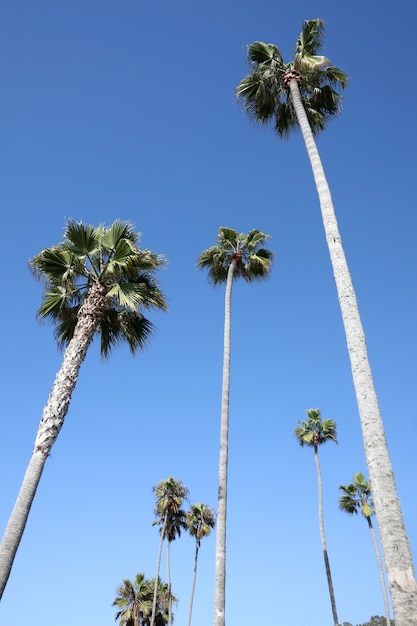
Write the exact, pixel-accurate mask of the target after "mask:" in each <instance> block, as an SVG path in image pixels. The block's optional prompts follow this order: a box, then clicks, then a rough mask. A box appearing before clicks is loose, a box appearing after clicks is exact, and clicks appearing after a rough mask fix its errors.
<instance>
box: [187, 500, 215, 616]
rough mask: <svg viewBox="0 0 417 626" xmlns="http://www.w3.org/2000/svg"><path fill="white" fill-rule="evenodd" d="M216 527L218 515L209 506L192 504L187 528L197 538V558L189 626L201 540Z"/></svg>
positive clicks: (191, 603) (190, 611)
mask: <svg viewBox="0 0 417 626" xmlns="http://www.w3.org/2000/svg"><path fill="white" fill-rule="evenodd" d="M215 525H216V515H215V513H214V511H213V509H211V508H210V507H209V506H207V504H203V503H202V502H199V503H198V504H192V505H191V507H190V510H189V511H188V512H187V528H188V532H189V533H190V535H191V537H194V538H195V556H194V576H193V583H192V586H191V597H190V610H189V612H188V626H191V615H192V611H193V601H194V591H195V583H196V580H197V563H198V552H199V549H200V544H201V540H202V539H203V538H204V537H207V536H208V535H209V534H210V533H211V530H212V528H214V526H215Z"/></svg>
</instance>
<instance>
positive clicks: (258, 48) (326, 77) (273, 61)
mask: <svg viewBox="0 0 417 626" xmlns="http://www.w3.org/2000/svg"><path fill="white" fill-rule="evenodd" d="M323 37H324V22H323V20H321V19H314V20H306V21H305V22H304V23H303V27H302V30H301V33H300V35H299V37H298V39H297V41H296V44H295V53H294V58H293V60H292V61H290V62H289V63H284V60H283V57H282V54H281V52H280V50H279V48H278V46H276V45H275V44H271V43H265V42H262V41H255V42H254V43H252V44H250V45H249V46H248V48H247V60H248V63H249V65H250V68H251V73H250V74H249V75H248V76H246V77H245V78H244V79H243V80H242V81H241V82H240V83H239V85H238V86H237V88H236V96H237V98H238V100H240V101H241V102H242V104H243V106H244V109H245V111H246V113H247V114H248V117H249V118H250V119H251V120H252V121H254V122H257V123H262V124H269V123H272V124H273V125H274V128H275V131H276V132H277V134H278V135H279V136H280V137H287V136H289V135H290V134H291V132H292V131H294V130H296V129H297V128H298V121H297V117H296V114H295V109H294V106H293V103H292V99H291V95H290V92H289V82H290V80H292V79H296V80H297V82H298V85H299V89H300V94H301V98H302V101H303V105H304V108H305V111H306V114H307V118H308V120H309V123H310V126H311V129H312V132H313V133H314V134H317V133H319V132H320V131H321V130H324V129H325V128H326V126H327V123H328V121H329V120H330V118H331V117H333V116H334V115H335V114H337V113H338V112H339V111H340V108H341V95H340V93H339V92H338V89H339V88H342V89H343V88H345V87H346V86H347V75H346V74H345V73H344V72H343V71H342V70H341V69H339V68H337V67H335V66H333V65H331V63H330V61H329V59H327V58H326V57H325V56H322V55H320V54H318V53H319V52H320V49H321V47H322V43H323Z"/></svg>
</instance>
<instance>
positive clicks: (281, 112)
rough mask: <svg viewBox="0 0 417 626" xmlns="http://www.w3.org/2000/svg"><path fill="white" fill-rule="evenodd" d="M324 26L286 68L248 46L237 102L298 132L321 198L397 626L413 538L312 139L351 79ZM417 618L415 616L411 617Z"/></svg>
mask: <svg viewBox="0 0 417 626" xmlns="http://www.w3.org/2000/svg"><path fill="white" fill-rule="evenodd" d="M323 37H324V24H323V21H322V20H320V19H315V20H307V21H305V22H304V24H303V28H302V31H301V33H300V36H299V37H298V39H297V42H296V46H295V55H294V59H293V60H292V61H290V62H289V63H284V61H283V57H282V55H281V52H280V50H279V49H278V47H277V46H276V45H274V44H270V43H263V42H259V41H256V42H254V43H252V44H251V45H250V46H248V53H247V57H248V61H249V64H250V66H251V73H250V74H249V75H248V76H247V77H246V78H244V79H243V80H242V81H241V82H240V84H239V85H238V87H237V90H236V94H237V97H238V99H240V100H241V102H242V103H243V104H244V107H245V110H246V112H247V114H248V115H249V117H250V118H251V119H252V120H253V121H255V122H259V123H264V124H269V123H272V124H273V126H274V129H275V131H276V132H277V134H278V136H279V137H286V136H288V135H289V134H290V133H291V131H293V130H296V129H298V128H299V129H300V130H301V133H302V136H303V139H304V142H305V146H306V149H307V154H308V157H309V160H310V164H311V167H312V171H313V176H314V180H315V184H316V188H317V192H318V196H319V201H320V208H321V213H322V218H323V225H324V230H325V235H326V240H327V245H328V248H329V253H330V259H331V263H332V266H333V273H334V278H335V282H336V288H337V292H338V298H339V303H340V307H341V312H342V318H343V324H344V327H345V333H346V341H347V347H348V352H349V358H350V362H351V368H352V375H353V383H354V387H355V392H356V398H357V404H358V409H359V417H360V421H361V427H362V436H363V441H364V448H365V454H366V460H367V465H368V471H369V477H370V481H371V483H372V490H373V494H374V503H375V511H376V515H377V518H378V525H379V530H380V536H381V544H382V549H383V553H384V558H385V565H386V568H387V573H388V580H389V584H390V590H391V597H392V603H393V609H394V614H395V617H396V619H397V626H404V625H405V624H406V625H407V626H408V625H409V624H414V625H415V624H417V582H416V579H415V574H414V566H413V561H412V555H411V550H410V545H409V541H408V536H407V533H406V530H405V526H404V521H403V516H402V512H401V507H400V502H399V498H398V494H397V488H396V485H395V478H394V472H393V469H392V465H391V461H390V457H389V453H388V448H387V442H386V438H385V431H384V426H383V422H382V418H381V413H380V408H379V403H378V398H377V395H376V391H375V387H374V381H373V376H372V371H371V368H370V364H369V358H368V353H367V347H366V340H365V333H364V330H363V327H362V322H361V319H360V315H359V309H358V304H357V300H356V294H355V291H354V288H353V284H352V279H351V275H350V272H349V268H348V265H347V261H346V257H345V253H344V250H343V245H342V240H341V237H340V233H339V229H338V224H337V220H336V215H335V211H334V207H333V201H332V197H331V193H330V189H329V185H328V183H327V180H326V176H325V173H324V168H323V165H322V162H321V160H320V156H319V153H318V150H317V146H316V143H315V140H314V135H316V134H317V133H319V132H320V131H321V130H323V129H324V128H326V125H327V122H328V121H329V120H330V118H331V117H332V116H333V115H335V114H337V113H338V112H339V110H340V103H341V96H340V94H339V93H338V91H337V89H338V88H344V87H345V86H346V85H347V76H346V74H345V73H344V72H342V71H341V70H340V69H339V68H337V67H335V66H333V65H331V63H330V61H329V60H328V59H327V58H326V57H324V56H321V55H320V54H319V53H320V50H321V46H322V42H323ZM410 616H413V617H410Z"/></svg>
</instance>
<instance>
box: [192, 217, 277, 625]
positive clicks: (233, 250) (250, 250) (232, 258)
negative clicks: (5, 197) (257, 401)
mask: <svg viewBox="0 0 417 626" xmlns="http://www.w3.org/2000/svg"><path fill="white" fill-rule="evenodd" d="M268 237H269V236H268V235H266V234H265V233H263V232H261V231H260V230H255V229H254V230H251V231H249V233H248V234H247V235H245V234H243V233H240V234H239V233H238V232H237V231H236V230H233V229H232V228H225V227H221V228H220V229H219V232H218V234H217V244H216V245H215V246H212V247H211V248H208V249H207V250H205V251H204V252H202V253H201V254H200V256H199V258H198V262H197V267H198V268H199V269H203V268H206V269H208V276H209V279H210V280H211V282H212V283H213V284H214V285H218V284H222V283H226V293H225V305H224V310H225V313H224V347H223V381H222V406H221V424H220V458H219V485H218V504H217V532H216V575H215V585H214V626H224V623H225V605H226V514H227V471H228V455H229V450H228V447H229V441H228V440H229V388H230V326H231V302H232V285H233V281H234V280H235V279H236V278H239V277H242V278H243V279H244V280H246V281H247V282H252V281H253V280H256V279H264V278H267V277H268V275H269V272H270V269H271V264H272V259H273V254H272V252H270V251H269V250H266V249H265V248H263V247H262V246H263V244H264V242H265V240H266V239H268Z"/></svg>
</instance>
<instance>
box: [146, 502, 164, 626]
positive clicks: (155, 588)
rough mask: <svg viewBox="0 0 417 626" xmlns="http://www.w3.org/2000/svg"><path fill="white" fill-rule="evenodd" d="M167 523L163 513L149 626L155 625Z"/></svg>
mask: <svg viewBox="0 0 417 626" xmlns="http://www.w3.org/2000/svg"><path fill="white" fill-rule="evenodd" d="M167 521H168V513H167V512H165V518H164V523H163V526H162V530H161V539H160V540H159V550H158V559H157V562H156V576H155V584H154V588H153V601H152V615H151V624H150V626H154V624H155V615H156V599H157V596H158V580H159V571H160V569H161V556H162V544H163V543H164V538H165V530H166V527H167Z"/></svg>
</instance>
